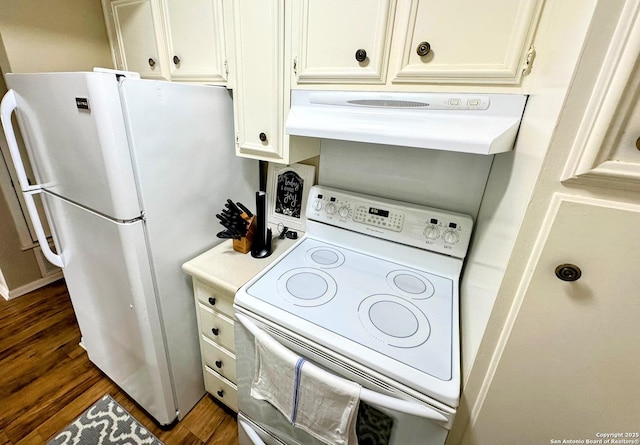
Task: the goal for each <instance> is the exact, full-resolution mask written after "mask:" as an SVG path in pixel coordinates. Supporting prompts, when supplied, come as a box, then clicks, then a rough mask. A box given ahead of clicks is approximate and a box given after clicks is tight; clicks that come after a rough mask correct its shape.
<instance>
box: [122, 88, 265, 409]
mask: <svg viewBox="0 0 640 445" xmlns="http://www.w3.org/2000/svg"><path fill="white" fill-rule="evenodd" d="M121 96H122V100H123V105H124V109H125V117H126V122H127V127H128V130H129V137H130V146H131V152H132V157H133V158H134V169H135V172H136V179H137V181H138V188H139V190H140V196H141V202H142V204H143V206H144V209H145V215H146V223H145V224H146V227H147V234H148V237H149V250H150V254H151V258H152V263H153V268H154V270H155V272H156V282H157V283H158V298H159V300H160V306H161V308H162V316H163V321H164V326H165V329H166V337H167V347H168V350H169V356H170V357H171V366H172V369H171V370H172V373H173V375H174V377H175V385H176V397H177V400H178V408H179V410H180V414H181V415H184V414H186V413H187V412H188V411H189V409H191V407H193V405H194V404H195V403H196V402H197V401H198V400H199V399H200V398H201V397H202V386H201V385H202V383H198V382H201V381H202V367H201V361H200V347H199V343H198V330H197V326H196V314H195V306H194V304H193V290H192V286H191V280H190V279H189V277H188V276H187V275H185V274H184V273H183V272H182V268H181V266H182V264H184V263H185V262H187V261H189V260H190V259H192V258H194V257H195V256H197V255H199V254H200V253H202V252H204V251H205V250H207V249H210V248H211V247H213V246H214V245H215V244H217V243H218V242H220V240H219V239H218V238H216V235H215V234H216V232H218V231H220V230H221V229H222V227H221V226H220V224H219V221H218V220H217V219H216V217H215V214H216V213H219V212H220V211H221V209H223V208H224V204H225V202H226V199H227V198H230V199H233V200H234V201H241V202H243V203H244V204H246V205H248V206H250V207H252V208H253V207H254V205H253V204H254V203H255V191H256V190H258V187H259V184H258V180H259V171H258V161H255V160H251V159H244V158H239V157H237V156H236V155H235V148H234V136H233V134H234V132H233V103H232V101H231V96H230V93H229V91H227V90H226V89H225V88H223V87H212V86H205V85H186V84H177V83H170V82H156V81H149V80H135V79H124V80H123V81H122V84H121Z"/></svg>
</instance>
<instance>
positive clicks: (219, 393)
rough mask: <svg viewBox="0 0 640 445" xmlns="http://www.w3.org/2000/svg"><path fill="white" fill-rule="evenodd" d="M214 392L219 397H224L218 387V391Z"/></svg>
mask: <svg viewBox="0 0 640 445" xmlns="http://www.w3.org/2000/svg"><path fill="white" fill-rule="evenodd" d="M216 393H217V394H218V396H220V397H224V391H223V390H221V389H219V390H218V391H216Z"/></svg>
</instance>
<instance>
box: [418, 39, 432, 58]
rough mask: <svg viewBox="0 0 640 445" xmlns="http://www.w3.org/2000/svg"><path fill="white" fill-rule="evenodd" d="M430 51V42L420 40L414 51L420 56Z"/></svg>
mask: <svg viewBox="0 0 640 445" xmlns="http://www.w3.org/2000/svg"><path fill="white" fill-rule="evenodd" d="M430 52H431V44H429V42H420V43H418V47H417V48H416V53H417V54H418V55H419V56H420V57H424V56H426V55H427V54H429V53H430Z"/></svg>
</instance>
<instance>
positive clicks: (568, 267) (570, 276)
mask: <svg viewBox="0 0 640 445" xmlns="http://www.w3.org/2000/svg"><path fill="white" fill-rule="evenodd" d="M581 276H582V271H581V270H580V268H579V267H578V266H576V265H575V264H561V265H559V266H558V267H556V277H558V278H560V279H561V280H562V281H576V280H577V279H579V278H580V277H581Z"/></svg>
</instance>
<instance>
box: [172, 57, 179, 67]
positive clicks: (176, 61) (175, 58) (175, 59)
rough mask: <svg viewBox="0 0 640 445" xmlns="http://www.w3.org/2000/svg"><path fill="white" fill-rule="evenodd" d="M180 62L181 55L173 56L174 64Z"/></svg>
mask: <svg viewBox="0 0 640 445" xmlns="http://www.w3.org/2000/svg"><path fill="white" fill-rule="evenodd" d="M179 63H180V57H178V56H173V64H174V65H178V64H179Z"/></svg>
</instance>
